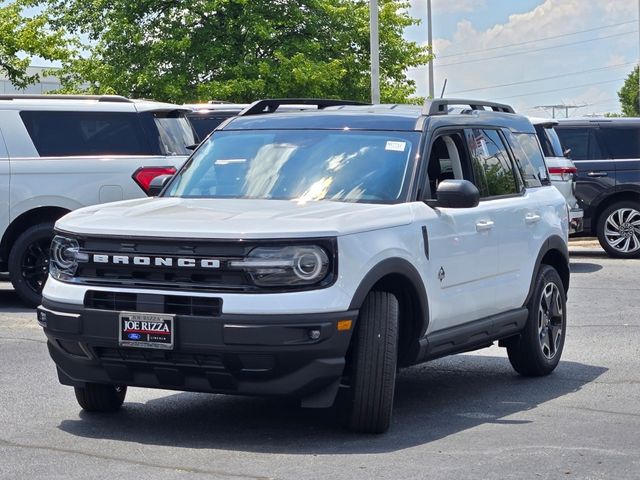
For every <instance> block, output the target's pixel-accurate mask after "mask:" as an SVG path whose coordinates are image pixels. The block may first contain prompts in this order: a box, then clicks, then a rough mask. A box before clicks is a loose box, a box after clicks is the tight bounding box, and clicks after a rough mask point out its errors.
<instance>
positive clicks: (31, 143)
mask: <svg viewBox="0 0 640 480" xmlns="http://www.w3.org/2000/svg"><path fill="white" fill-rule="evenodd" d="M193 143H196V140H195V137H194V134H193V130H192V128H191V126H190V124H189V123H188V121H187V120H186V118H185V117H184V109H182V108H181V107H178V106H175V105H170V104H164V103H157V102H152V101H137V100H136V101H134V100H129V99H127V98H124V97H119V96H78V95H0V239H1V240H0V272H6V271H8V272H9V278H10V279H11V282H12V283H13V286H14V288H15V290H16V292H17V293H18V295H19V296H20V297H21V298H22V299H23V300H24V302H25V303H27V304H29V305H33V306H36V305H38V304H39V303H40V291H41V289H42V285H43V283H44V281H45V279H46V275H47V270H48V266H47V264H48V256H49V255H48V252H49V244H50V242H51V238H53V224H54V222H55V221H56V220H57V219H58V218H60V217H62V216H63V215H65V214H66V213H69V212H70V211H71V210H75V209H76V208H80V207H84V206H87V205H93V204H96V203H105V202H113V201H116V200H126V199H132V198H137V197H144V196H145V195H146V190H147V189H148V187H149V183H150V181H151V180H152V179H153V178H154V177H155V176H157V175H162V174H167V173H174V172H175V171H176V169H177V168H178V167H180V166H181V165H182V163H183V162H184V160H185V158H186V155H187V154H188V153H190V152H189V151H188V150H186V149H185V144H186V145H191V144H193Z"/></svg>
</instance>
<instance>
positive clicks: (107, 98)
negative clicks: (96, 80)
mask: <svg viewBox="0 0 640 480" xmlns="http://www.w3.org/2000/svg"><path fill="white" fill-rule="evenodd" d="M0 100H97V101H98V102H116V103H133V100H130V99H128V98H127V97H123V96H121V95H60V94H51V95H47V94H20V93H18V94H12V93H10V94H9V93H8V94H0Z"/></svg>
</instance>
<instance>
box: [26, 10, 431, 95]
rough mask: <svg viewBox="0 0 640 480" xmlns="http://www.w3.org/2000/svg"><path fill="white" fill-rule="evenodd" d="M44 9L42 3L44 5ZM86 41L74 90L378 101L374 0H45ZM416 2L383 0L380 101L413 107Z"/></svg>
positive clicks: (418, 53)
mask: <svg viewBox="0 0 640 480" xmlns="http://www.w3.org/2000/svg"><path fill="white" fill-rule="evenodd" d="M35 1H36V2H37V1H38V0H35ZM39 1H40V2H45V4H46V5H48V9H47V15H48V17H49V19H50V21H51V24H52V25H54V26H55V27H56V28H65V29H66V30H67V31H69V32H70V33H72V34H75V35H78V36H80V37H81V38H87V39H88V40H89V41H88V42H86V45H85V49H86V52H85V54H84V55H83V56H78V57H76V58H74V59H72V60H71V61H68V62H66V63H65V65H64V69H63V72H62V75H61V76H62V81H63V85H64V87H65V89H67V91H79V90H82V91H87V92H90V93H119V94H123V95H129V96H133V97H146V98H154V99H157V100H165V101H171V102H189V101H202V100H209V99H218V100H230V101H237V102H246V101H250V100H254V99H256V98H261V97H297V96H300V97H333V98H340V97H341V98H350V99H357V100H369V97H370V76H369V7H368V5H369V2H368V0H172V1H167V0H138V1H132V0H39ZM407 8H408V2H406V1H399V0H380V44H381V45H380V52H381V65H380V69H381V94H382V98H383V101H387V102H399V101H406V100H407V99H408V98H409V97H410V96H412V95H413V94H414V92H415V83H414V82H413V81H412V80H410V79H408V78H407V76H406V73H405V72H406V69H407V68H408V67H416V66H419V65H422V64H424V63H426V62H427V61H428V60H429V58H430V55H429V50H428V49H427V48H425V47H422V46H419V45H418V44H416V43H415V42H409V41H407V40H405V39H404V38H403V37H402V34H403V32H404V30H405V28H407V27H409V26H411V25H415V24H417V23H418V20H416V19H414V18H411V17H410V16H409V15H408V13H407Z"/></svg>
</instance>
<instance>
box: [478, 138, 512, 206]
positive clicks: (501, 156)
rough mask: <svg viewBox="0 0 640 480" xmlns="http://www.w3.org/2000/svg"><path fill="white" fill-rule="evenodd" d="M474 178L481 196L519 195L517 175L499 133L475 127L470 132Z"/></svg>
mask: <svg viewBox="0 0 640 480" xmlns="http://www.w3.org/2000/svg"><path fill="white" fill-rule="evenodd" d="M467 143H468V145H469V151H470V153H471V164H472V166H473V179H474V183H475V185H476V187H478V190H480V197H483V198H486V197H498V196H503V195H513V194H516V193H518V190H519V189H518V184H517V181H516V173H515V171H514V168H513V164H512V163H511V159H510V158H509V154H508V153H507V149H506V147H505V146H504V143H503V142H502V139H501V138H500V135H499V134H498V132H497V131H496V130H489V129H477V128H474V129H472V130H469V131H468V132H467Z"/></svg>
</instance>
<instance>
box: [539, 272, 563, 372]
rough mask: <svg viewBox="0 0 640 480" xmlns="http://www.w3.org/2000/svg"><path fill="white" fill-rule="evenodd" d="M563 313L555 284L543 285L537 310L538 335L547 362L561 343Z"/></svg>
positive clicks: (558, 291) (558, 290)
mask: <svg viewBox="0 0 640 480" xmlns="http://www.w3.org/2000/svg"><path fill="white" fill-rule="evenodd" d="M563 328H564V312H563V311H562V297H561V296H560V289H559V288H558V286H557V285H556V284H555V283H552V282H549V283H547V284H546V285H545V287H544V290H543V291H542V296H541V297H540V306H539V308H538V335H539V339H540V348H541V349H542V354H543V355H544V356H545V357H546V358H547V359H549V360H551V359H552V358H553V357H555V355H556V353H557V352H558V349H559V348H560V345H561V342H562V334H563Z"/></svg>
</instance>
